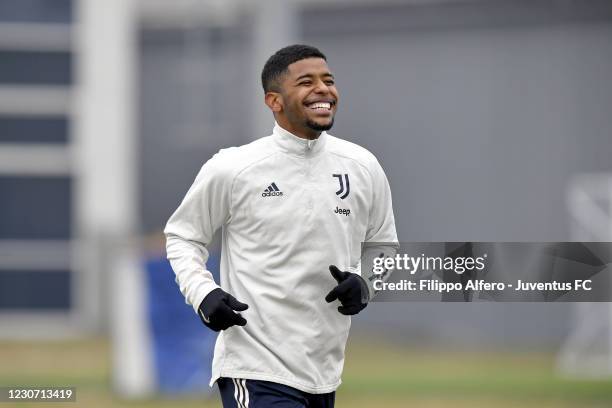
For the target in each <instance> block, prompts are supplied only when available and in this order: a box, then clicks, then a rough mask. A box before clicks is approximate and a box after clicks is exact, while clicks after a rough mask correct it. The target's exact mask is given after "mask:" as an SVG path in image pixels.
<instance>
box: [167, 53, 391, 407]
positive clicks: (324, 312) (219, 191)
mask: <svg viewBox="0 0 612 408" xmlns="http://www.w3.org/2000/svg"><path fill="white" fill-rule="evenodd" d="M261 79H262V85H263V89H264V93H265V103H266V105H267V106H268V107H269V108H270V110H271V111H272V113H273V115H274V118H275V119H276V125H275V126H274V129H273V133H272V135H271V136H267V137H263V138H261V139H258V140H256V141H254V142H252V143H250V144H247V145H244V146H240V147H236V148H229V149H224V150H221V151H220V152H219V153H217V154H216V155H214V156H213V157H212V158H211V159H210V160H209V161H208V162H206V163H205V164H204V166H203V167H202V169H201V170H200V172H199V174H198V175H197V177H196V179H195V182H194V183H193V185H192V186H191V188H190V189H189V191H188V192H187V195H186V196H185V198H184V199H183V201H182V203H181V204H180V206H179V207H178V209H177V210H176V211H175V213H174V214H173V215H172V217H171V218H170V220H169V221H168V224H167V225H166V229H165V233H166V238H167V246H166V249H167V254H168V259H169V260H170V262H171V264H172V268H173V269H174V272H175V274H176V281H177V283H178V285H179V287H180V289H181V292H182V293H183V295H184V296H185V299H186V302H187V303H189V304H191V305H192V306H193V308H194V310H195V312H196V313H197V314H198V315H199V316H200V318H201V320H202V322H203V323H204V324H205V325H206V326H207V327H209V328H210V329H212V330H215V331H221V333H220V334H219V336H218V338H217V343H216V346H215V355H214V360H213V376H212V379H211V385H212V384H214V383H215V382H217V383H218V385H219V390H220V392H221V399H222V401H223V406H224V407H225V408H227V407H239V408H245V407H270V406H278V407H333V406H334V400H335V390H336V388H337V387H338V386H339V385H340V376H341V373H342V366H343V364H344V349H345V345H346V340H347V336H348V332H349V327H350V323H351V318H350V316H351V315H355V314H357V313H359V312H360V311H361V310H363V308H365V307H366V305H367V303H368V301H369V300H370V299H371V298H372V297H373V296H374V294H375V292H374V289H373V288H372V285H371V279H370V278H371V277H372V274H373V272H372V271H371V268H363V270H362V268H361V263H360V253H361V244H362V242H388V243H391V245H389V247H388V248H389V254H391V253H392V252H393V251H394V249H395V244H393V243H395V242H397V236H396V232H395V222H394V217H393V209H392V205H391V192H390V189H389V184H388V182H387V179H386V177H385V174H384V172H383V170H382V168H381V166H380V165H379V163H378V161H377V160H376V158H375V157H374V156H373V155H372V154H371V153H370V152H368V151H367V150H365V149H364V148H362V147H359V146H357V145H355V144H353V143H350V142H347V141H344V140H341V139H338V138H336V137H334V136H331V135H329V134H328V133H327V132H326V131H327V130H329V129H331V127H332V126H333V124H334V116H335V114H336V109H337V107H338V101H339V95H338V91H337V89H336V85H335V80H334V76H333V74H332V73H331V71H330V70H329V68H328V66H327V59H326V57H325V55H323V54H322V53H321V52H320V51H319V50H317V49H316V48H314V47H310V46H306V45H292V46H289V47H285V48H283V49H281V50H279V51H278V52H276V53H275V54H274V55H272V56H271V57H270V59H269V60H268V61H267V62H266V64H265V66H264V68H263V72H262V75H261ZM219 228H222V231H223V236H222V245H223V248H222V257H221V282H220V286H219V285H218V284H217V283H216V282H215V281H214V280H213V277H212V275H211V273H210V272H209V271H208V270H207V269H206V260H207V259H208V251H207V248H206V247H207V245H208V244H209V243H210V241H211V239H212V237H213V235H214V233H215V231H216V230H217V229H219Z"/></svg>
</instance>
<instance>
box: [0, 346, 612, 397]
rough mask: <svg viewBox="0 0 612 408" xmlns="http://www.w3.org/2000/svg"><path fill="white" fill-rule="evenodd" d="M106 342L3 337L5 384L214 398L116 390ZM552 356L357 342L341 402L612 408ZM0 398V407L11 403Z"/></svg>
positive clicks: (600, 389) (595, 384) (599, 384)
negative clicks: (559, 372) (561, 370)
mask: <svg viewBox="0 0 612 408" xmlns="http://www.w3.org/2000/svg"><path fill="white" fill-rule="evenodd" d="M109 347H110V345H109V343H108V341H106V340H103V339H94V340H82V341H72V342H6V341H4V342H0V385H15V386H17V385H18V386H24V385H30V386H31V385H41V386H42V385H47V386H48V385H73V386H76V387H77V402H76V403H42V404H41V403H38V404H34V403H18V404H13V405H12V406H15V407H21V408H26V407H59V406H66V407H73V408H76V407H79V408H81V407H83V408H113V407H122V408H123V407H125V408H127V407H131V408H170V407H181V408H195V407H198V408H209V407H220V404H219V402H218V401H216V400H215V399H211V400H204V399H189V400H184V399H181V400H167V399H152V400H147V401H139V402H130V401H124V400H121V399H118V398H116V397H115V396H113V394H112V392H111V387H110V364H109V354H110V350H109ZM553 366H554V356H553V355H549V354H542V353H532V354H531V353H509V352H508V353H495V352H458V351H456V352H451V351H432V350H414V349H411V348H409V347H399V346H392V345H384V346H381V345H376V346H375V345H374V344H373V343H367V342H361V343H357V342H352V343H351V344H350V345H349V350H348V353H347V362H346V366H345V372H344V377H343V380H344V384H343V385H342V386H341V387H340V389H339V391H338V396H337V404H336V406H337V407H340V408H343V407H351V408H362V407H393V408H395V407H427V408H438V407H460V408H463V407H466V408H467V407H470V408H474V407H487V408H489V407H528V408H529V407H538V408H546V407H551V408H552V407H555V408H557V407H561V408H565V407H567V408H570V407H571V408H574V407H593V408H595V407H601V408H603V407H612V381H592V380H589V381H576V380H564V379H561V378H558V377H556V376H555V374H554V370H553ZM9 406H11V404H9V403H0V408H4V407H9Z"/></svg>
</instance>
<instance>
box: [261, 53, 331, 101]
mask: <svg viewBox="0 0 612 408" xmlns="http://www.w3.org/2000/svg"><path fill="white" fill-rule="evenodd" d="M306 58H323V59H324V60H325V61H327V57H326V56H325V54H323V53H322V52H321V51H319V50H318V49H317V48H315V47H312V46H310V45H304V44H294V45H289V46H287V47H284V48H281V49H280V50H278V51H276V52H275V53H274V55H272V56H271V57H270V58H268V61H266V64H265V65H264V67H263V70H262V71H261V85H262V87H263V90H264V92H270V91H274V92H278V91H280V78H281V77H282V76H283V75H284V74H285V73H286V72H287V69H288V67H289V65H291V64H293V63H294V62H297V61H300V60H303V59H306Z"/></svg>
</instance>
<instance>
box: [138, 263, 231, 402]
mask: <svg viewBox="0 0 612 408" xmlns="http://www.w3.org/2000/svg"><path fill="white" fill-rule="evenodd" d="M206 264H207V268H208V269H209V270H211V271H218V270H219V258H218V257H217V256H212V255H211V257H210V258H209V259H208V261H207V263H206ZM146 271H147V278H148V279H147V280H148V285H147V289H148V290H147V292H148V297H149V299H148V304H149V307H148V313H149V322H150V328H151V344H152V349H153V354H154V355H153V358H154V362H155V368H156V379H157V385H158V390H159V392H160V393H162V394H174V395H178V394H207V393H210V392H211V391H212V389H211V388H210V387H209V386H208V382H209V381H210V376H211V363H212V356H213V351H214V346H215V340H216V339H217V334H216V333H215V332H213V331H211V330H209V329H208V328H206V327H205V326H204V325H203V324H202V322H201V321H200V319H199V317H198V316H197V315H196V314H195V313H194V311H193V308H192V307H191V306H190V305H188V304H186V303H185V299H184V297H183V295H182V294H181V292H180V290H179V288H178V285H177V284H176V282H175V281H174V277H175V275H174V272H173V271H172V268H171V266H170V263H169V262H168V261H167V260H166V259H165V258H151V259H148V260H146Z"/></svg>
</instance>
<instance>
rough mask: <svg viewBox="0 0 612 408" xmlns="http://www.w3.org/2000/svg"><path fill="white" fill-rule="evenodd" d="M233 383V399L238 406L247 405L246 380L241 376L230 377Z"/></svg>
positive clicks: (245, 407)
mask: <svg viewBox="0 0 612 408" xmlns="http://www.w3.org/2000/svg"><path fill="white" fill-rule="evenodd" d="M232 382H233V383H234V399H235V400H236V404H237V405H238V408H248V407H249V389H248V388H247V385H246V380H245V379H241V378H232Z"/></svg>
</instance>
